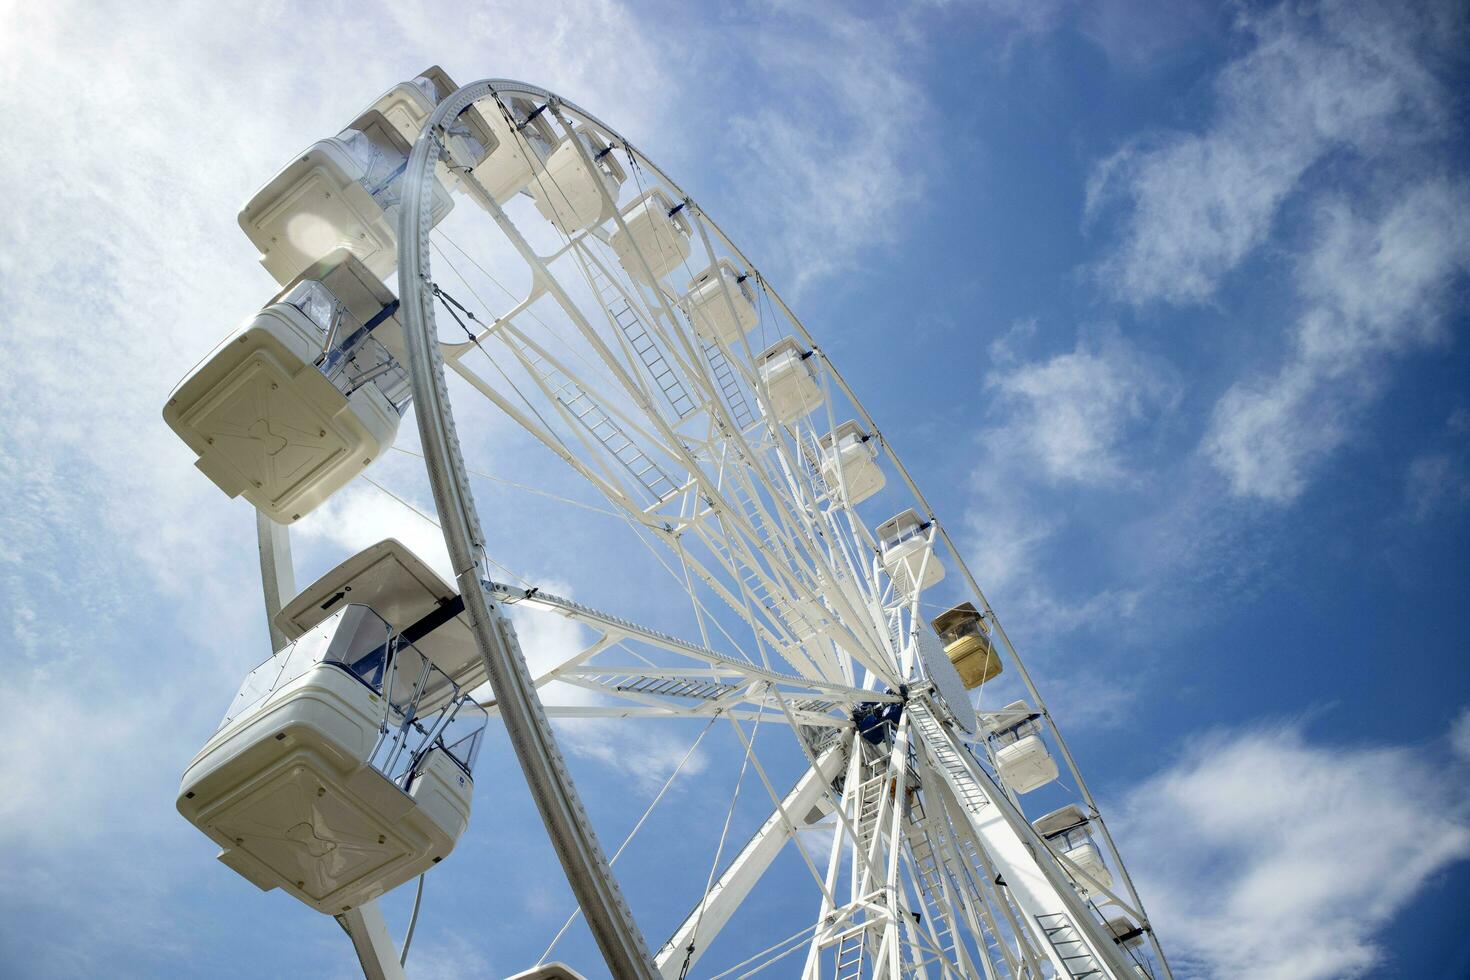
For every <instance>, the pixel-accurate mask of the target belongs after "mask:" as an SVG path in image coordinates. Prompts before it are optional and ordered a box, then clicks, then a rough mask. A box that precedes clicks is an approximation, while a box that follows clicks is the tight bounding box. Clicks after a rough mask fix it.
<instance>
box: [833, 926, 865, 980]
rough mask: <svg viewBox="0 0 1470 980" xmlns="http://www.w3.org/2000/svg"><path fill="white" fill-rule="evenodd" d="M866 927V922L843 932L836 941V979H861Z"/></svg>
mask: <svg viewBox="0 0 1470 980" xmlns="http://www.w3.org/2000/svg"><path fill="white" fill-rule="evenodd" d="M867 946H868V927H867V925H866V924H864V925H860V926H857V927H855V928H854V929H853V930H852V931H850V932H846V933H843V935H842V938H841V939H839V940H838V941H837V956H836V966H837V969H836V970H835V972H834V974H833V975H834V977H835V978H836V980H863V964H864V963H865V962H866V954H867Z"/></svg>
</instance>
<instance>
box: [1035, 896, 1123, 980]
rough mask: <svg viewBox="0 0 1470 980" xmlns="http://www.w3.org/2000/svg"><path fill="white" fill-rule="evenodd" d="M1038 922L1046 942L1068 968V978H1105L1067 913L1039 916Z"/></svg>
mask: <svg viewBox="0 0 1470 980" xmlns="http://www.w3.org/2000/svg"><path fill="white" fill-rule="evenodd" d="M1036 921H1037V922H1038V923H1039V924H1040V925H1041V931H1042V933H1043V934H1044V935H1045V936H1046V941H1047V942H1049V943H1051V945H1052V949H1055V950H1056V951H1057V957H1058V958H1059V959H1060V960H1061V961H1062V963H1063V965H1064V966H1066V968H1067V976H1069V977H1073V978H1074V980H1075V978H1080V977H1103V976H1106V975H1107V974H1105V973H1103V971H1102V967H1100V966H1098V965H1097V960H1096V959H1094V958H1093V955H1092V951H1091V950H1090V949H1088V948H1087V943H1086V942H1085V941H1084V940H1083V938H1082V937H1081V936H1080V935H1079V934H1078V933H1077V927H1076V926H1074V925H1073V924H1072V919H1071V917H1069V916H1068V915H1067V913H1065V912H1053V913H1052V914H1050V915H1038V916H1037V917H1036Z"/></svg>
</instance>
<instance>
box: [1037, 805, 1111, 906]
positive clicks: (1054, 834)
mask: <svg viewBox="0 0 1470 980" xmlns="http://www.w3.org/2000/svg"><path fill="white" fill-rule="evenodd" d="M1031 826H1032V827H1034V828H1035V829H1036V832H1037V833H1038V834H1040V835H1041V836H1042V837H1045V838H1046V839H1047V840H1048V841H1050V842H1051V845H1052V847H1054V848H1056V849H1057V850H1058V851H1059V852H1060V853H1061V854H1062V856H1063V857H1065V858H1066V859H1067V860H1068V861H1070V862H1072V863H1073V864H1075V865H1076V866H1077V867H1078V868H1079V869H1081V870H1082V871H1083V872H1084V873H1085V874H1086V875H1087V876H1088V877H1090V878H1091V879H1092V880H1093V881H1095V882H1097V883H1098V884H1099V885H1102V886H1103V887H1104V888H1112V887H1113V874H1112V872H1111V871H1109V870H1108V866H1107V864H1106V863H1105V862H1104V861H1103V856H1102V852H1101V851H1099V850H1098V848H1097V845H1096V844H1094V843H1093V841H1092V834H1091V831H1090V828H1089V824H1088V821H1087V816H1086V815H1085V814H1084V813H1083V812H1082V808H1081V807H1079V806H1078V805H1077V804H1075V803H1068V804H1067V805H1066V806H1064V807H1062V808H1061V809H1058V810H1053V811H1052V812H1051V813H1048V814H1046V815H1045V816H1042V817H1037V818H1036V819H1035V820H1033V821H1032V822H1031ZM1068 870H1070V869H1068ZM1076 885H1077V890H1078V892H1080V893H1081V895H1082V897H1083V898H1087V897H1088V896H1090V895H1091V894H1093V892H1095V891H1096V890H1097V889H1096V888H1092V887H1090V886H1089V883H1088V882H1087V881H1085V880H1083V879H1081V878H1077V879H1076Z"/></svg>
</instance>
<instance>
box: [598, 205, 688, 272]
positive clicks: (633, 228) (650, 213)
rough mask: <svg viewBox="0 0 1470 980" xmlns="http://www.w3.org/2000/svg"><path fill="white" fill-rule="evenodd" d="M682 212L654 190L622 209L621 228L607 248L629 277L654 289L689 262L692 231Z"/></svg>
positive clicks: (610, 240)
mask: <svg viewBox="0 0 1470 980" xmlns="http://www.w3.org/2000/svg"><path fill="white" fill-rule="evenodd" d="M681 210H682V207H681V206H676V205H675V204H674V202H673V201H670V200H669V196H668V195H667V194H665V193H664V192H663V191H662V190H660V189H659V188H657V187H655V188H654V189H653V190H651V191H648V192H646V193H644V194H641V195H639V196H638V197H637V198H635V199H634V201H633V203H632V204H629V205H627V206H626V207H624V208H623V212H622V213H623V224H622V226H620V227H619V228H618V229H617V230H616V231H614V232H613V234H612V237H611V238H610V239H609V241H608V244H610V245H611V246H612V250H613V251H614V252H616V253H617V256H618V264H619V265H621V266H622V267H623V269H624V271H626V272H627V273H628V275H630V276H632V277H633V278H634V279H636V280H638V281H639V282H641V283H643V284H645V285H649V286H653V285H656V284H657V282H658V280H660V279H662V278H663V277H664V276H666V275H668V274H669V273H670V272H673V271H674V270H675V269H677V268H679V266H681V265H683V264H684V263H685V262H686V261H687V260H688V258H689V253H690V251H691V248H692V246H691V245H690V243H689V236H690V235H692V234H693V233H694V229H693V228H692V227H691V226H690V224H689V218H688V217H686V216H685V215H683V214H680V213H679V212H680V211H681Z"/></svg>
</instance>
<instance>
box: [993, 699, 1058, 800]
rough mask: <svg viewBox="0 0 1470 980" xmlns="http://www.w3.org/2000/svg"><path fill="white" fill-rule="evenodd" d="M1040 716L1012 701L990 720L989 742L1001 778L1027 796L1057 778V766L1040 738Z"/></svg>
mask: <svg viewBox="0 0 1470 980" xmlns="http://www.w3.org/2000/svg"><path fill="white" fill-rule="evenodd" d="M1039 717H1040V716H1039V715H1037V714H1035V713H1034V712H1033V711H1032V710H1031V708H1030V706H1029V705H1027V704H1026V702H1024V701H1013V702H1011V703H1010V704H1008V705H1006V706H1005V707H1004V708H1002V709H1001V710H1000V711H998V712H996V714H995V715H994V716H993V718H992V722H991V726H992V727H991V732H990V740H991V741H992V742H993V743H994V744H995V745H996V746H997V748H996V749H995V767H996V769H997V770H999V771H1000V778H1001V780H1002V781H1004V782H1005V784H1006V785H1007V786H1008V787H1010V788H1011V790H1013V791H1014V792H1017V793H1030V792H1031V791H1032V790H1036V789H1040V788H1041V787H1042V786H1045V785H1046V784H1047V783H1050V782H1051V781H1052V780H1054V779H1056V778H1057V775H1058V771H1057V763H1056V760H1055V759H1053V758H1052V757H1051V753H1050V752H1048V751H1047V749H1046V743H1045V742H1044V741H1042V739H1041V726H1040V725H1039V724H1037V719H1038V718H1039Z"/></svg>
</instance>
